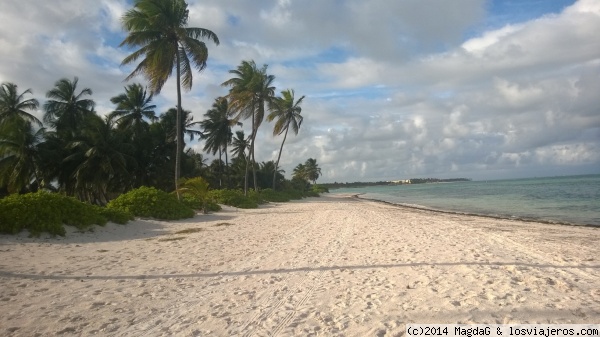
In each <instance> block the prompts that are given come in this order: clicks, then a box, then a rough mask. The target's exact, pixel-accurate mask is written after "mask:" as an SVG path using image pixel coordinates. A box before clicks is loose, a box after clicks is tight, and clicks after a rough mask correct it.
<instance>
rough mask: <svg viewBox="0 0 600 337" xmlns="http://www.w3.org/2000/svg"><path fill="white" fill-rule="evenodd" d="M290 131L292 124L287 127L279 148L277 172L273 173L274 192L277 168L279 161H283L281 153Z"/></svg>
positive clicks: (276, 165) (277, 164) (277, 165)
mask: <svg viewBox="0 0 600 337" xmlns="http://www.w3.org/2000/svg"><path fill="white" fill-rule="evenodd" d="M289 129H290V123H288V124H287V125H286V126H285V135H283V141H282V142H281V147H280V148H279V155H278V156H277V161H276V162H275V172H273V191H274V190H275V180H276V178H277V168H278V167H279V159H281V152H282V151H283V144H284V143H285V139H286V138H287V133H288V130H289Z"/></svg>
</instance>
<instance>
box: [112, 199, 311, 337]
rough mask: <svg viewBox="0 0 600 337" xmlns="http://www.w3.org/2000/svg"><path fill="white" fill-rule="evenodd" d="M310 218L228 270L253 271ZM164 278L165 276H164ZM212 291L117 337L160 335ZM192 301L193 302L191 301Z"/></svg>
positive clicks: (183, 301)
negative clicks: (250, 257)
mask: <svg viewBox="0 0 600 337" xmlns="http://www.w3.org/2000/svg"><path fill="white" fill-rule="evenodd" d="M248 213H249V214H248V215H252V211H249V212H248ZM309 214H310V217H309V219H308V220H306V221H304V222H303V223H302V224H301V225H300V226H297V227H296V228H295V229H294V230H292V231H291V232H290V233H288V234H287V235H285V236H283V239H282V240H278V241H277V242H276V243H275V244H273V245H270V246H269V249H268V250H265V251H263V252H261V253H258V254H256V255H255V257H254V258H252V259H249V260H241V261H239V263H237V264H235V265H234V266H232V267H230V268H229V269H230V270H232V271H241V272H248V271H251V270H253V269H254V268H255V267H256V266H257V265H259V264H260V261H261V260H264V259H266V258H267V257H269V256H271V255H272V254H273V253H274V252H276V251H278V250H281V249H282V248H284V247H286V246H287V245H288V244H289V243H290V242H292V241H293V240H295V239H297V238H298V237H302V236H303V235H304V232H306V231H307V230H308V229H309V228H310V227H311V225H312V224H315V223H318V222H315V221H314V214H313V213H309ZM165 276H166V275H165ZM231 277H239V276H231ZM289 277H290V274H289V273H288V274H286V275H285V276H284V278H283V281H284V282H285V281H287V279H288V278H289ZM222 279H223V276H214V277H210V278H207V280H206V282H207V283H209V282H211V281H217V280H222ZM213 292H214V290H212V289H209V290H206V291H203V292H198V293H195V294H193V295H192V296H189V295H186V297H184V298H182V299H181V300H179V301H177V302H176V303H175V304H173V305H171V306H170V307H168V308H166V309H164V312H162V313H161V316H160V318H158V319H157V317H155V316H154V315H148V317H147V318H145V319H143V320H140V321H137V322H131V323H130V324H131V325H130V326H129V327H128V328H127V329H125V331H122V332H119V334H118V336H150V335H155V334H157V333H158V334H160V333H162V332H161V331H162V330H164V329H168V328H169V327H170V326H171V325H172V324H175V323H177V322H181V321H183V319H184V318H185V317H186V316H188V314H189V313H190V312H191V311H193V310H194V308H196V307H197V306H198V305H199V304H201V303H202V302H204V301H205V300H206V296H207V295H209V294H211V293H213ZM192 299H193V300H192ZM153 320H154V321H157V323H156V324H153V323H152V322H151V321H153ZM215 333H216V335H218V336H221V335H222V336H226V335H227V333H226V331H215Z"/></svg>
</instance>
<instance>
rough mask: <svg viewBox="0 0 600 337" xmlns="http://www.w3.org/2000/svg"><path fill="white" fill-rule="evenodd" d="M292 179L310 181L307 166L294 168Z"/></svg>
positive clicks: (300, 165) (299, 165) (301, 165)
mask: <svg viewBox="0 0 600 337" xmlns="http://www.w3.org/2000/svg"><path fill="white" fill-rule="evenodd" d="M292 177H293V178H296V179H304V180H308V178H307V170H306V166H304V164H298V165H296V167H294V171H293V174H292Z"/></svg>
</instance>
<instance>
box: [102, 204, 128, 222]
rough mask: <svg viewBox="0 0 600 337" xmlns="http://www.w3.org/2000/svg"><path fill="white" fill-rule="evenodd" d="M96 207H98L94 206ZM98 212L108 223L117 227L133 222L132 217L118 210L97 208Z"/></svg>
mask: <svg viewBox="0 0 600 337" xmlns="http://www.w3.org/2000/svg"><path fill="white" fill-rule="evenodd" d="M96 207H98V206H96ZM98 212H100V214H101V215H102V216H104V217H105V218H106V219H108V221H110V222H114V223H116V224H119V225H124V224H126V223H127V222H128V221H129V220H133V215H132V214H131V213H129V212H127V211H125V210H122V209H118V208H106V207H98Z"/></svg>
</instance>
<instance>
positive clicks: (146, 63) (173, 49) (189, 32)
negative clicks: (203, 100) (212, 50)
mask: <svg viewBox="0 0 600 337" xmlns="http://www.w3.org/2000/svg"><path fill="white" fill-rule="evenodd" d="M187 6H188V5H187V3H186V2H185V1H183V0H136V1H135V3H134V8H133V9H131V10H129V11H127V12H126V13H125V14H124V15H123V18H122V22H123V26H124V28H125V30H127V31H128V32H129V35H128V36H127V37H126V38H125V40H123V42H121V45H120V46H125V45H126V46H129V47H134V48H135V47H140V48H139V49H138V50H136V51H135V52H134V53H132V54H131V55H129V56H127V57H126V58H125V59H124V60H123V62H122V64H123V65H126V64H130V63H134V62H135V61H137V60H138V59H139V58H140V57H144V58H143V60H142V61H141V62H140V63H139V64H138V65H137V67H136V68H135V69H134V71H133V72H132V73H131V74H130V75H129V76H128V77H127V79H126V80H129V79H131V78H133V77H134V76H136V75H138V74H143V75H145V76H146V77H147V78H148V80H149V82H150V91H151V92H152V93H159V92H160V90H161V89H162V87H163V85H164V84H165V82H166V81H167V80H168V79H169V77H170V76H171V73H172V72H173V68H178V69H181V72H182V73H181V74H177V82H178V83H181V84H183V86H184V88H186V89H188V90H189V89H191V88H192V67H191V65H192V64H193V65H194V66H195V67H196V69H197V70H198V71H202V70H203V69H204V68H206V60H207V59H208V49H207V48H206V44H205V43H204V42H202V41H200V40H198V39H200V38H202V39H209V40H212V41H213V42H214V43H215V44H217V45H218V44H219V38H218V37H217V35H216V34H215V33H213V32H212V31H210V30H208V29H204V28H190V27H186V26H187V21H188V14H189V11H188V9H187ZM190 59H191V62H190ZM180 76H181V78H180Z"/></svg>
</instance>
